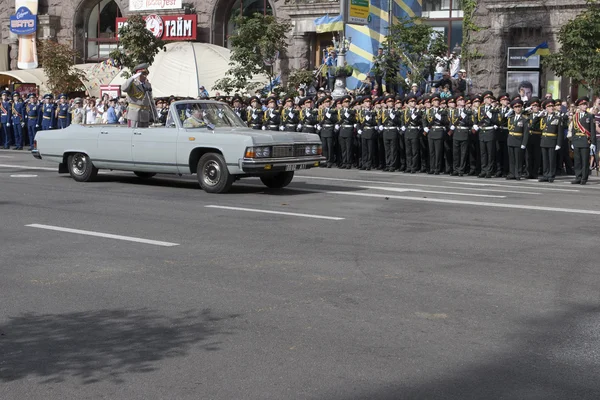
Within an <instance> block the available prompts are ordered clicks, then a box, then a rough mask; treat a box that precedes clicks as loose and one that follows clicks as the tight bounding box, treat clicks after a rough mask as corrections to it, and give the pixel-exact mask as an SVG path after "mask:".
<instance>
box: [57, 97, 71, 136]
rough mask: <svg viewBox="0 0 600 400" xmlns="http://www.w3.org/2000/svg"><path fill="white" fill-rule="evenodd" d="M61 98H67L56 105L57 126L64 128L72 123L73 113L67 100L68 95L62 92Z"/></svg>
mask: <svg viewBox="0 0 600 400" xmlns="http://www.w3.org/2000/svg"><path fill="white" fill-rule="evenodd" d="M58 98H59V100H62V99H65V102H64V103H63V102H60V101H59V103H58V104H57V105H56V127H57V128H58V129H64V128H66V127H67V126H69V125H71V113H70V112H69V103H67V102H66V100H67V96H66V95H64V94H61V95H59V96H58Z"/></svg>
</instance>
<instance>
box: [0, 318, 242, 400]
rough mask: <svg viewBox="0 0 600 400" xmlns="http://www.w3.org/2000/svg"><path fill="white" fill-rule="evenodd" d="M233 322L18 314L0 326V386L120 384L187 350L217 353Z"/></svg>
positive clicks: (183, 354)
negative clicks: (24, 382)
mask: <svg viewBox="0 0 600 400" xmlns="http://www.w3.org/2000/svg"><path fill="white" fill-rule="evenodd" d="M236 317H237V315H228V316H225V317H217V316H215V315H213V314H212V313H211V312H210V311H208V310H204V311H201V312H196V311H188V312H184V313H182V314H180V315H179V316H177V317H174V318H173V317H167V316H164V315H161V314H160V313H159V312H157V311H153V310H148V309H139V310H99V311H92V312H76V313H68V314H33V313H31V314H23V315H20V316H17V317H13V318H10V319H9V320H8V321H7V322H5V323H3V324H0V382H10V381H15V380H19V379H25V378H36V377H38V378H42V381H41V383H55V382H62V381H63V380H65V379H67V378H73V377H75V378H79V379H81V380H82V382H83V383H94V382H99V381H103V380H110V381H112V382H115V383H121V382H124V381H125V379H126V378H125V375H126V374H131V373H144V372H150V371H154V370H155V369H157V366H156V365H155V363H156V362H157V361H160V360H162V359H166V358H173V357H183V356H186V355H187V354H188V353H189V351H190V350H191V349H192V347H196V346H200V347H201V348H202V349H204V350H206V351H216V350H219V349H220V348H219V345H220V343H219V342H218V341H214V340H213V339H212V338H213V336H215V335H217V334H218V335H223V334H231V332H227V331H225V330H223V329H221V327H220V326H221V325H223V323H224V322H225V320H228V319H234V318H236ZM0 397H1V396H0Z"/></svg>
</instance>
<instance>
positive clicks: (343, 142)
mask: <svg viewBox="0 0 600 400" xmlns="http://www.w3.org/2000/svg"><path fill="white" fill-rule="evenodd" d="M338 140H339V141H340V150H341V153H342V160H341V165H342V166H344V167H345V166H348V165H352V136H349V137H348V136H341V135H340V137H339V139H338Z"/></svg>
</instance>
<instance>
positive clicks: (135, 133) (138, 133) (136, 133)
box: [133, 132, 142, 135]
mask: <svg viewBox="0 0 600 400" xmlns="http://www.w3.org/2000/svg"><path fill="white" fill-rule="evenodd" d="M133 134H134V135H141V134H142V132H133Z"/></svg>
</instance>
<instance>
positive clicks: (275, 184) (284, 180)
mask: <svg viewBox="0 0 600 400" xmlns="http://www.w3.org/2000/svg"><path fill="white" fill-rule="evenodd" d="M292 179H294V171H286V172H280V173H278V174H276V175H268V176H261V177H260V180H261V181H262V183H263V184H264V185H265V186H266V187H268V188H271V189H281V188H284V187H286V186H287V185H289V184H290V183H291V182H292Z"/></svg>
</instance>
